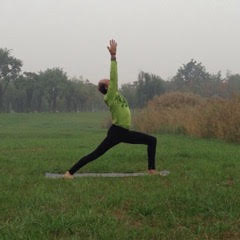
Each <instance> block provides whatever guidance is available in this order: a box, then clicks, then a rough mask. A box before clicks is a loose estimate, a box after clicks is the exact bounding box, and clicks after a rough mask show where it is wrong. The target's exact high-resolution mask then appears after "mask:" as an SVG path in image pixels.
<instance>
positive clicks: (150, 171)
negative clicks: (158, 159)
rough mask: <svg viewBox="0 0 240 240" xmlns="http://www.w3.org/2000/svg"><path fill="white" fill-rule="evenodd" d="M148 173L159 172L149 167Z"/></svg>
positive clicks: (154, 173)
mask: <svg viewBox="0 0 240 240" xmlns="http://www.w3.org/2000/svg"><path fill="white" fill-rule="evenodd" d="M148 173H149V174H151V175H156V174H159V172H158V171H157V170H155V169H149V170H148Z"/></svg>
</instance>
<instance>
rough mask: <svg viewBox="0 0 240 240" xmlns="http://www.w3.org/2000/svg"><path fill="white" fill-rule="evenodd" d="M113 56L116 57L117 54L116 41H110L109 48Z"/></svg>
mask: <svg viewBox="0 0 240 240" xmlns="http://www.w3.org/2000/svg"><path fill="white" fill-rule="evenodd" d="M107 48H108V51H109V52H110V54H111V56H116V53H117V42H116V41H115V40H113V39H112V40H110V42H109V46H108V47H107Z"/></svg>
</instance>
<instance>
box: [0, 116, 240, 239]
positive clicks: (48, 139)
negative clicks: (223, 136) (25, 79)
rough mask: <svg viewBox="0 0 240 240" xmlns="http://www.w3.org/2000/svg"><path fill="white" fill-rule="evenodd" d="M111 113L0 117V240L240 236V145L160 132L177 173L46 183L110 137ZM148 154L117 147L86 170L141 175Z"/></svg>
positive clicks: (168, 165) (166, 165)
mask: <svg viewBox="0 0 240 240" xmlns="http://www.w3.org/2000/svg"><path fill="white" fill-rule="evenodd" d="M106 115H107V113H34V114H33V113H31V114H0V143H1V145H0V190H1V195H0V239H1V240H15V239H16V240H20V239H22V240H35V239H36V240H37V239H44V240H48V239H50V240H52V239H57V240H70V239H72V240H73V239H75V240H77V239H81V240H108V239H109V240H110V239H111V240H113V239H114V240H131V239H134V240H142V239H144V240H153V239H155V240H167V239H168V240H175V239H179V240H180V239H181V240H197V239H198V240H203V239H206V240H210V239H216V240H221V239H233V240H235V239H236V240H239V239H240V186H239V185H240V177H239V175H240V147H239V145H237V144H230V143H225V142H222V141H218V140H213V139H197V138H192V137H187V136H181V135H167V134H157V135H155V136H156V137H157V139H158V145H157V156H156V163H157V168H158V170H164V169H167V170H169V171H170V175H168V176H166V177H162V176H143V177H127V178H75V179H74V180H72V181H71V180H63V179H47V178H45V177H44V174H45V172H56V173H57V172H62V173H63V172H65V171H66V170H67V169H69V168H70V167H71V166H72V165H73V164H74V163H75V162H76V161H78V160H79V158H80V157H82V156H84V155H85V154H87V153H89V152H90V151H92V150H94V148H95V147H96V146H97V145H98V144H99V143H100V142H101V140H102V139H103V138H104V137H105V134H106V131H107V130H106V129H103V128H101V123H102V121H103V120H104V118H105V117H106ZM146 150H147V148H146V146H141V145H130V144H129V145H128V144H120V145H118V146H116V147H114V148H113V149H111V150H110V151H109V152H107V153H106V154H105V155H104V156H102V157H101V158H99V159H97V160H96V161H94V162H92V163H89V164H88V165H87V166H85V167H83V168H82V169H81V170H80V171H79V172H99V173H100V172H143V171H146V167H147V151H146Z"/></svg>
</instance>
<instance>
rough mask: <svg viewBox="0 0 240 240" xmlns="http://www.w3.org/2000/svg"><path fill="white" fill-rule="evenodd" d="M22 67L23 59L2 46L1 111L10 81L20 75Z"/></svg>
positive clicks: (0, 60)
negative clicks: (14, 55)
mask: <svg viewBox="0 0 240 240" xmlns="http://www.w3.org/2000/svg"><path fill="white" fill-rule="evenodd" d="M21 67H22V62H21V60H19V59H17V58H15V57H13V56H12V55H11V51H10V50H8V49H6V48H5V49H2V48H0V111H3V110H4V105H3V100H4V94H5V93H6V90H7V88H8V85H9V82H10V81H11V80H14V79H16V78H17V77H18V75H19V73H20V72H21Z"/></svg>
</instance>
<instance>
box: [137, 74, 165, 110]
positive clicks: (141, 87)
mask: <svg viewBox="0 0 240 240" xmlns="http://www.w3.org/2000/svg"><path fill="white" fill-rule="evenodd" d="M136 84H137V89H136V98H137V101H138V106H139V107H142V106H143V105H144V104H145V103H147V102H148V101H149V100H150V99H152V98H153V97H154V96H155V95H160V94H163V93H164V92H165V82H164V80H163V79H162V78H161V77H159V76H157V75H154V74H149V73H145V72H140V73H139V75H138V81H137V82H136Z"/></svg>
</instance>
